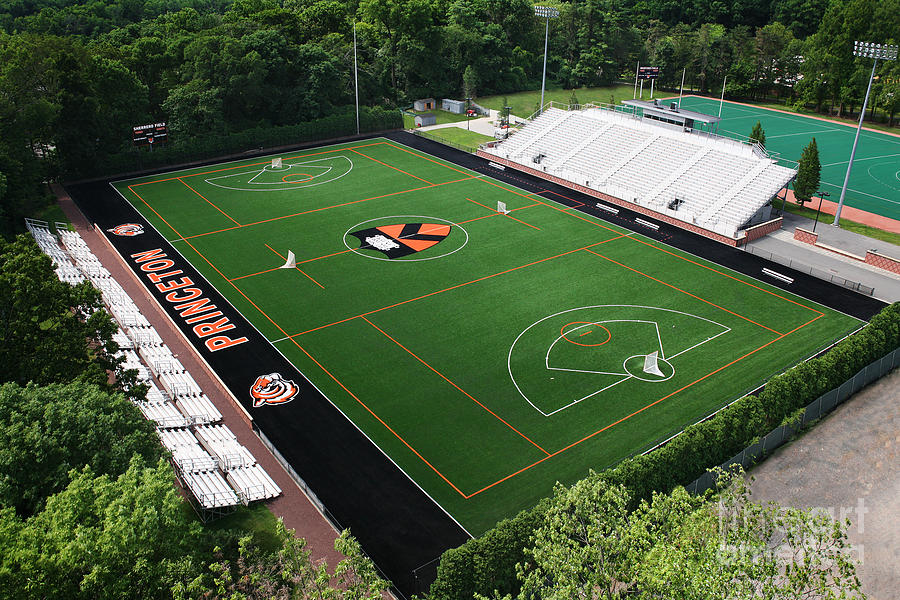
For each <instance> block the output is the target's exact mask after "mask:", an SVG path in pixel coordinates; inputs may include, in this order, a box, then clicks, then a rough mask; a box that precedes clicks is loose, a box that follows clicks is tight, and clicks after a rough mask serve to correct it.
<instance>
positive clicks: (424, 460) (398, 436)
mask: <svg viewBox="0 0 900 600" xmlns="http://www.w3.org/2000/svg"><path fill="white" fill-rule="evenodd" d="M128 189H130V190H131V192H132V193H133V194H134V195H135V196H137V197H138V198H140V200H141V201H142V202H143V203H144V204H146V205H147V207H148V208H149V209H150V210H152V211H153V212H154V213H156V216H158V217H159V218H160V219H161V220H162V222H163V223H165V224H166V225H168V226H169V227H170V228H171V229H172V231H174V232H175V234H176V235H180V234H179V233H178V230H177V229H175V228H174V227H172V226H171V225H169V223H168V222H167V221H166V220H165V219H163V217H162V215H160V214H159V213H158V212H156V210H155V209H154V208H153V207H152V206H150V204H149V203H147V201H146V200H144V199H143V198H142V197H141V195H140V194H138V193H137V192H135V191H134V190H133V189H131V186H128ZM182 239H184V238H182ZM185 242H186V243H187V245H188V246H190V247H191V248H192V249H193V250H194V252H196V253H197V255H198V256H200V257H201V258H202V259H203V260H205V261H206V262H207V264H209V266H210V267H212V268H213V269H215V271H216V272H217V273H218V274H219V275H221V276H222V278H223V279H225V280H226V281H228V280H227V278H225V276H224V275H222V272H221V271H219V269H218V268H216V266H215V265H214V264H212V262H210V260H209V259H208V258H206V257H205V256H204V255H203V254H201V253H200V251H198V250H197V249H196V248H194V246H193V245H192V244H191V243H190V242H188V241H187V240H185ZM228 283H230V284H231V287H233V288H234V289H235V290H236V291H237V292H238V293H239V294H240V295H241V296H243V297H244V299H245V300H247V302H249V303H250V304H251V305H252V306H253V308H255V309H256V310H258V311H259V313H260V314H261V315H262V316H264V317H265V318H266V319H267V320H268V321H269V322H270V323H271V324H272V325H273V326H275V328H276V329H278V331H280V332H281V333H282V335H284V336H287V332H286V331H285V330H284V329H283V328H282V327H281V325H279V324H278V323H276V322H275V320H274V319H272V317H270V316H269V315H268V314H266V312H265V311H264V310H263V309H261V308H260V307H259V306H257V304H256V303H255V302H254V301H253V300H251V299H250V297H249V296H247V294H245V293H244V292H243V291H242V290H241V288H239V287H238V286H237V284H235V283H234V282H233V281H229V282H228ZM291 342H292V343H293V344H294V345H295V346H297V348H299V349H300V351H301V352H303V353H304V354H305V355H306V356H307V357H309V359H310V360H311V361H313V362H314V363H316V364H317V365H318V366H319V368H320V369H322V370H323V371H324V372H325V373H326V374H327V375H328V376H329V377H331V378H332V379H333V380H334V381H335V383H337V384H338V385H339V386H341V388H342V389H343V390H344V391H345V392H347V393H348V394H349V395H350V396H351V397H352V398H353V399H354V400H356V401H357V402H358V403H359V404H360V405H361V406H362V407H363V408H365V409H366V411H368V412H369V414H371V415H372V416H373V417H375V419H377V420H378V422H379V423H381V424H382V425H384V427H385V428H386V429H387V430H388V431H390V432H391V433H392V434H394V436H395V437H396V438H397V439H398V440H400V441H401V442H402V443H403V445H405V446H406V447H407V448H409V449H410V451H412V452H413V453H414V454H415V455H416V456H418V457H419V459H421V460H422V462H424V463H425V464H426V465H428V466H429V467H430V468H431V470H432V471H434V472H435V473H437V475H438V476H439V477H440V478H441V479H443V480H444V481H446V482H447V484H448V485H449V486H450V487H452V488H453V489H454V490H456V492H457V493H458V494H459V495H460V496H463V497H465V494H464V493H463V492H462V491H460V489H459V488H458V487H456V486H455V485H453V482H452V481H450V480H449V479H447V478H446V477H445V476H444V475H443V473H441V472H440V471H438V470H437V469H436V468H435V467H434V465H432V464H431V463H430V462H428V461H427V460H426V459H425V457H424V456H422V455H421V454H419V452H418V451H417V450H416V449H415V448H413V447H412V446H411V445H410V444H409V442H407V441H406V440H404V439H403V437H401V436H400V435H399V434H398V433H397V432H396V431H394V430H393V429H392V428H391V427H390V426H389V425H388V424H387V423H385V422H384V420H382V419H381V417H379V416H378V415H377V414H375V412H374V411H372V409H370V408H369V407H368V406H366V404H365V403H364V402H363V401H362V400H360V399H359V398H358V397H357V396H356V394H354V393H353V392H351V391H350V390H349V389H347V386H345V385H344V384H343V383H341V381H340V380H339V379H338V378H337V377H335V376H334V375H332V374H331V371H329V370H328V369H326V368H325V367H324V366H322V364H321V363H320V362H319V361H317V360H316V359H315V358H313V356H312V355H311V354H310V353H309V352H307V351H306V349H305V348H303V347H302V346H301V345H300V344H299V343H298V342H297V340H295V339H291Z"/></svg>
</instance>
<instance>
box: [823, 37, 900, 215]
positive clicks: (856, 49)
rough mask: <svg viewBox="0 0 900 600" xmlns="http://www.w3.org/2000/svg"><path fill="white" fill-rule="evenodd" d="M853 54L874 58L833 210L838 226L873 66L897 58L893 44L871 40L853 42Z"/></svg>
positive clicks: (864, 116)
mask: <svg viewBox="0 0 900 600" xmlns="http://www.w3.org/2000/svg"><path fill="white" fill-rule="evenodd" d="M853 56H859V57H861V58H874V59H875V62H873V63H872V74H871V75H869V86H868V87H867V88H866V98H865V100H863V105H862V110H860V111H859V125H857V127H856V137H854V138H853V149H852V150H851V151H850V162H848V163H847V175H845V176H844V185H843V187H841V198H840V200H838V205H837V210H835V211H834V222H833V223H832V225H834V226H835V227H838V226H839V225H840V222H841V209H842V208H843V207H844V196H846V195H847V185H848V184H849V183H850V170H851V169H852V168H853V158H854V157H855V156H856V144H858V143H859V132H860V131H861V130H862V124H863V120H864V119H865V118H866V105H867V104H868V103H869V92H871V91H872V80H873V79H875V66H876V65H877V64H878V59H879V58H880V59H881V60H897V46H896V45H893V44H875V43H873V42H860V41H856V42H853Z"/></svg>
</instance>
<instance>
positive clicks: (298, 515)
mask: <svg viewBox="0 0 900 600" xmlns="http://www.w3.org/2000/svg"><path fill="white" fill-rule="evenodd" d="M53 191H54V193H55V194H56V196H57V200H58V202H59V205H60V207H62V210H63V212H64V213H65V214H66V217H68V219H69V220H70V221H71V222H72V224H73V225H74V226H75V229H76V230H77V231H78V233H79V235H81V237H82V238H83V239H84V241H85V242H86V243H87V245H88V246H89V247H90V249H91V252H93V253H94V254H95V255H96V256H97V257H98V258H99V259H100V262H102V263H103V266H104V267H106V269H107V270H108V271H109V272H110V273H111V274H112V276H113V277H114V278H115V279H116V281H118V282H119V284H120V285H121V286H122V287H123V288H124V289H125V292H126V293H127V294H128V296H129V297H130V298H131V299H132V300H133V301H134V303H135V304H137V306H138V308H139V309H140V310H141V313H143V315H144V316H145V317H147V320H148V321H150V324H151V325H153V327H154V328H155V329H156V331H157V332H158V333H159V335H160V336H161V337H162V338H163V339H164V340H165V341H166V345H168V346H169V348H170V349H171V350H172V353H173V354H174V355H175V356H177V357H178V360H180V361H181V362H182V363H183V364H184V366H185V368H187V369H188V371H190V373H191V376H193V378H194V379H196V380H197V383H198V384H199V385H200V387H201V388H203V391H204V392H206V395H207V396H209V398H210V400H212V401H213V403H214V404H215V405H216V408H218V409H219V412H221V413H222V416H223V423H224V424H225V425H226V426H228V428H229V429H231V431H233V432H234V434H235V435H236V436H237V438H238V441H240V443H241V444H243V445H244V446H246V447H247V449H248V450H250V452H251V453H252V454H253V456H254V457H255V458H256V460H257V462H259V464H261V465H262V466H263V468H264V469H265V470H266V472H267V473H268V474H269V476H270V477H272V479H274V480H275V483H277V484H278V487H280V488H281V490H282V492H283V493H282V495H281V496H279V497H278V498H275V499H274V500H270V501H269V502H267V503H266V504H267V506H268V507H269V509H271V511H272V512H273V513H274V514H275V516H277V517H281V518H282V519H283V520H284V524H285V526H286V527H287V528H288V529H294V530H296V534H297V536H298V537H302V538H305V539H306V541H307V544H308V545H307V548H308V549H309V551H310V556H311V558H312V559H313V560H314V561H320V560H323V559H324V560H325V561H326V562H327V563H328V566H329V567H330V568H331V569H333V568H334V567H335V566H336V565H337V563H338V562H339V561H340V560H341V559H342V558H343V557H342V556H341V555H340V554H339V553H338V552H336V551H335V549H334V540H335V538H336V537H337V532H336V531H335V529H334V528H333V527H332V526H331V523H330V522H329V521H328V520H327V519H325V517H324V516H322V513H320V512H319V510H318V509H317V508H316V507H315V506H314V505H313V504H312V503H311V502H310V501H309V498H307V497H306V495H305V494H304V493H303V491H302V490H301V489H300V488H299V487H297V484H296V483H294V480H293V479H291V478H290V476H289V475H288V474H287V472H286V471H285V470H284V467H282V466H281V463H279V462H278V461H277V460H276V459H275V457H274V456H273V455H272V453H271V452H270V451H269V449H268V448H266V447H265V446H264V445H263V443H262V441H261V440H260V439H259V437H258V436H257V435H256V434H255V433H254V432H253V431H252V430H251V429H250V427H249V426H248V425H247V423H246V421H245V420H244V419H243V418H242V417H241V415H240V414H239V411H238V409H237V408H236V407H235V406H234V404H233V403H232V401H231V399H230V394H229V392H228V391H227V390H226V389H225V388H224V387H223V386H222V385H221V384H220V383H219V381H218V379H216V378H215V377H214V376H213V374H212V372H211V371H210V370H209V369H208V368H207V367H206V364H205V363H204V362H203V361H202V360H201V359H200V357H199V355H198V354H197V353H196V351H195V350H194V348H193V346H191V345H190V344H189V343H188V342H187V341H185V339H184V337H183V336H182V334H181V332H180V330H179V329H178V328H177V327H175V325H174V324H173V323H172V321H171V320H170V319H169V318H168V316H167V315H166V314H165V313H164V312H163V310H162V309H161V308H160V307H159V305H158V304H157V303H156V302H155V301H154V300H153V299H152V297H151V296H150V294H149V293H148V292H147V290H146V289H145V288H144V286H143V284H142V283H141V282H140V281H139V280H138V279H137V278H136V277H135V276H134V272H133V271H132V270H131V269H130V268H128V266H127V265H126V264H125V262H124V261H123V260H122V258H121V256H119V254H118V253H116V252H114V251H113V250H112V248H111V247H110V246H109V245H108V244H107V243H106V241H105V239H104V238H103V237H102V236H101V235H100V234H99V233H97V232H96V231H95V230H94V229H93V227H92V226H91V224H90V223H89V222H88V221H87V219H86V218H85V217H84V215H82V214H81V211H80V210H78V207H77V206H76V205H75V203H74V202H73V201H72V199H71V198H69V196H68V195H67V194H66V193H65V190H64V189H63V188H62V187H61V186H58V185H54V186H53Z"/></svg>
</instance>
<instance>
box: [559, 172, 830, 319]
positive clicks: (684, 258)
mask: <svg viewBox="0 0 900 600" xmlns="http://www.w3.org/2000/svg"><path fill="white" fill-rule="evenodd" d="M547 191H549V190H547ZM550 193H551V194H556V195H557V196H560V197H562V198H565V199H566V200H571V201H572V202H578V200H575V199H573V198H569V197H568V196H565V195H563V194H560V193H559V192H550ZM631 239H632V240H634V241H635V242H639V243H641V244H644V245H645V246H649V247H650V248H654V249H655V250H659V251H660V252H665V253H666V254H669V255H671V256H674V257H675V258H680V259H681V260H684V261H687V262H689V263H691V264H694V265H697V266H698V267H703V268H704V269H706V270H708V271H712V272H713V273H718V274H719V275H722V276H724V277H728V278H729V279H733V280H735V281H737V282H739V283H743V284H744V285H748V286H750V287H752V288H756V289H758V290H760V291H761V292H765V293H767V294H769V295H770V296H775V297H776V298H781V299H782V300H786V301H788V302H790V303H791V304H796V305H797V306H802V307H803V308H805V309H807V310H811V311H812V312H815V313H819V314H823V315H824V314H825V313H823V312H821V311H819V310H818V309H815V308H812V307H811V306H806V305H805V304H801V303H800V302H797V301H796V300H791V299H790V298H785V297H784V296H782V295H781V294H776V293H775V292H773V291H771V290H767V289H766V288H763V287H760V286H758V285H755V284H753V283H750V282H749V281H744V280H743V279H740V278H738V277H735V276H734V275H729V274H728V273H723V272H722V271H719V270H718V269H714V268H712V267H710V266H708V265H704V264H702V263H699V262H697V261H695V260H691V259H690V258H688V257H686V256H682V255H680V254H676V253H675V252H672V251H671V250H666V249H665V248H662V247H660V246H656V245H654V244H651V243H650V242H646V241H644V240H642V239H640V238H638V237H632V238H631Z"/></svg>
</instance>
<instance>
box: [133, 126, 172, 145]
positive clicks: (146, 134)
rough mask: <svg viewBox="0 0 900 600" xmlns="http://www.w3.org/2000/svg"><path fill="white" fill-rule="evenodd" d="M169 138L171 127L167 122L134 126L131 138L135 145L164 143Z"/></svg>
mask: <svg viewBox="0 0 900 600" xmlns="http://www.w3.org/2000/svg"><path fill="white" fill-rule="evenodd" d="M168 139H169V128H168V126H167V125H166V123H165V122H163V123H149V124H147V125H136V126H134V127H132V134H131V140H132V142H134V145H135V146H147V145H153V144H164V143H165V142H166V141H168Z"/></svg>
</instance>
